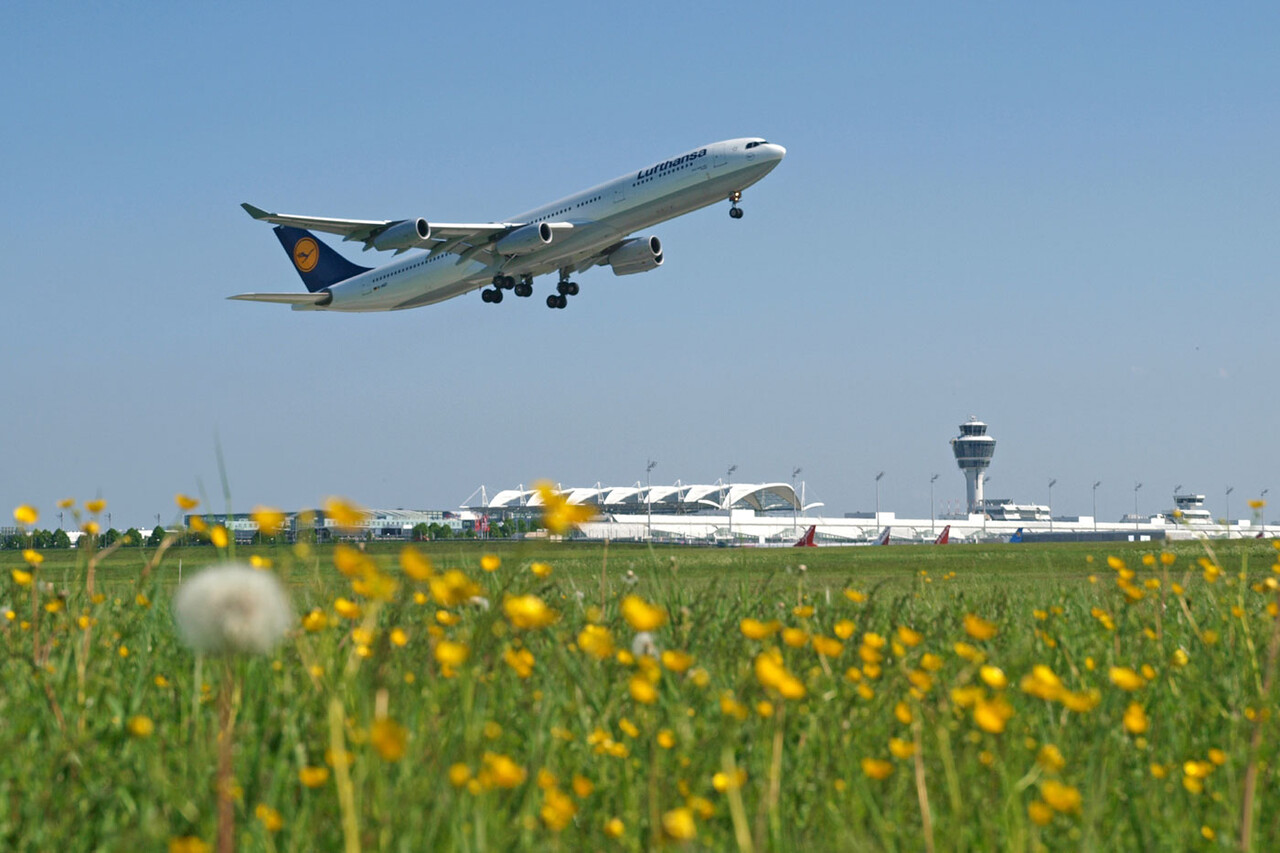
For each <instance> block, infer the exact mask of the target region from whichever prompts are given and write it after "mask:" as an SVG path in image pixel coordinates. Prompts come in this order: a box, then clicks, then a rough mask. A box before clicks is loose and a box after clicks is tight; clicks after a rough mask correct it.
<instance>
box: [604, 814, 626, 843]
mask: <svg viewBox="0 0 1280 853" xmlns="http://www.w3.org/2000/svg"><path fill="white" fill-rule="evenodd" d="M626 831H627V827H626V825H625V824H624V823H623V822H622V821H620V820H618V818H616V817H611V818H609V819H608V820H607V821H605V822H604V834H605V835H607V836H609V837H610V838H621V837H622V834H623V833H624V832H626Z"/></svg>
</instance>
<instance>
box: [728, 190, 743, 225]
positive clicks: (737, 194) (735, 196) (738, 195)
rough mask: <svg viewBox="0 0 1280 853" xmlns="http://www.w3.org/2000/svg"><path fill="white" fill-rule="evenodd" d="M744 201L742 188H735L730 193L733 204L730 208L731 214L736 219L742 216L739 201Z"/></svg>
mask: <svg viewBox="0 0 1280 853" xmlns="http://www.w3.org/2000/svg"><path fill="white" fill-rule="evenodd" d="M740 201H742V190H734V191H733V192H731V193H729V204H731V205H733V206H732V207H730V208H729V215H730V216H731V217H733V218H734V219H741V218H742V208H740V207H738V202H740Z"/></svg>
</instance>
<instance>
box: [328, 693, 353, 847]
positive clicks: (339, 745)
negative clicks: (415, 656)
mask: <svg viewBox="0 0 1280 853" xmlns="http://www.w3.org/2000/svg"><path fill="white" fill-rule="evenodd" d="M342 721H343V713H342V703H341V702H339V701H338V700H337V698H333V699H330V700H329V751H330V752H331V753H332V754H333V775H334V779H335V780H336V781H337V784H338V803H339V805H340V806H341V808H342V841H343V849H344V850H345V851H346V853H359V851H360V824H359V823H358V822H357V817H356V791H355V786H353V785H352V784H351V769H350V768H349V767H348V766H347V746H346V740H345V738H344V737H343V735H342Z"/></svg>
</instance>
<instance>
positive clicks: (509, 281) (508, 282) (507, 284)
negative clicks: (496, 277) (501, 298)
mask: <svg viewBox="0 0 1280 853" xmlns="http://www.w3.org/2000/svg"><path fill="white" fill-rule="evenodd" d="M515 286H516V280H515V279H514V278H512V277H511V276H509V275H504V276H503V277H502V288H503V290H512V289H514V288H515Z"/></svg>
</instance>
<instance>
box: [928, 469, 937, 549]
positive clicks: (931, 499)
mask: <svg viewBox="0 0 1280 853" xmlns="http://www.w3.org/2000/svg"><path fill="white" fill-rule="evenodd" d="M937 479H938V475H937V474H934V475H933V476H932V477H930V478H929V535H930V536H932V535H933V527H934V522H933V484H934V483H935V482H936V481H937Z"/></svg>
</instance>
